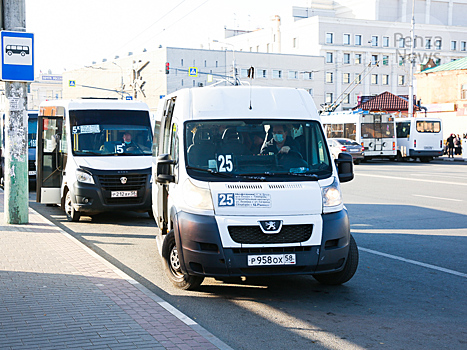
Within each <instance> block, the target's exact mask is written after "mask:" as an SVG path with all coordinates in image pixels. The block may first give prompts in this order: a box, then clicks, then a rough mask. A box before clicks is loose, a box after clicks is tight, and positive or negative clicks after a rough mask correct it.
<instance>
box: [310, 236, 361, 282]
mask: <svg viewBox="0 0 467 350" xmlns="http://www.w3.org/2000/svg"><path fill="white" fill-rule="evenodd" d="M357 267H358V247H357V243H356V242H355V240H354V238H353V236H352V235H350V243H349V255H348V257H347V261H346V262H345V266H344V269H343V270H342V271H339V272H333V273H324V274H316V275H313V277H314V278H315V279H316V280H317V281H318V282H319V283H321V284H326V285H332V286H335V285H339V284H343V283H345V282H348V281H350V279H351V278H352V277H353V275H354V274H355V272H356V271H357Z"/></svg>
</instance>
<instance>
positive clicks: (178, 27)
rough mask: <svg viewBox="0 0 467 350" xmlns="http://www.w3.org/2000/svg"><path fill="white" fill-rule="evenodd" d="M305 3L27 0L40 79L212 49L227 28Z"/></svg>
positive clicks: (263, 21)
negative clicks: (173, 50)
mask: <svg viewBox="0 0 467 350" xmlns="http://www.w3.org/2000/svg"><path fill="white" fill-rule="evenodd" d="M307 2H309V0H308V1H305V0H165V1H163V0H79V1H77V0H26V31H27V32H30V33H34V43H35V55H34V60H35V64H34V65H35V74H36V75H37V74H39V73H40V72H42V73H43V74H47V73H49V72H51V73H52V74H61V73H63V72H64V71H65V70H73V69H78V68H82V67H84V66H86V65H91V64H92V62H93V61H95V62H102V60H103V59H104V58H105V59H107V60H108V61H111V60H113V59H114V58H115V56H117V55H118V56H120V57H124V56H127V55H128V52H133V53H138V52H142V51H143V49H146V50H148V51H153V50H155V49H156V48H158V47H159V45H162V46H163V47H165V46H169V47H185V48H201V45H202V44H204V46H203V48H205V49H207V48H208V47H207V44H208V43H209V42H212V40H219V41H222V39H224V27H227V28H229V29H232V28H236V29H256V28H264V27H267V26H268V25H269V22H270V18H271V17H272V16H273V15H276V14H280V12H283V11H284V9H288V11H289V13H291V7H292V6H294V5H295V6H302V5H304V4H306V3H307Z"/></svg>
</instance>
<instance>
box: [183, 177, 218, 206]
mask: <svg viewBox="0 0 467 350" xmlns="http://www.w3.org/2000/svg"><path fill="white" fill-rule="evenodd" d="M183 198H184V199H185V203H186V204H188V205H189V206H190V207H192V208H196V209H202V210H213V209H214V207H213V205H212V199H211V191H210V190H207V189H204V188H200V187H196V186H195V185H193V184H192V183H191V181H190V180H189V179H187V180H186V181H185V183H184V184H183Z"/></svg>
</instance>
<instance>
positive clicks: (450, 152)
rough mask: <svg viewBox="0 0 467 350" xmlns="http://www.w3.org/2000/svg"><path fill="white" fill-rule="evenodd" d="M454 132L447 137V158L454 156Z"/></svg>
mask: <svg viewBox="0 0 467 350" xmlns="http://www.w3.org/2000/svg"><path fill="white" fill-rule="evenodd" d="M454 138H455V136H454V134H451V136H449V137H448V139H447V143H448V158H449V157H452V158H454Z"/></svg>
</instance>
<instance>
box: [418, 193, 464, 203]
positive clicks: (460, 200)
mask: <svg viewBox="0 0 467 350" xmlns="http://www.w3.org/2000/svg"><path fill="white" fill-rule="evenodd" d="M414 196H415V197H423V198H431V199H442V200H444V201H453V202H463V200H462V199H454V198H442V197H433V196H424V195H422V194H414Z"/></svg>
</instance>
